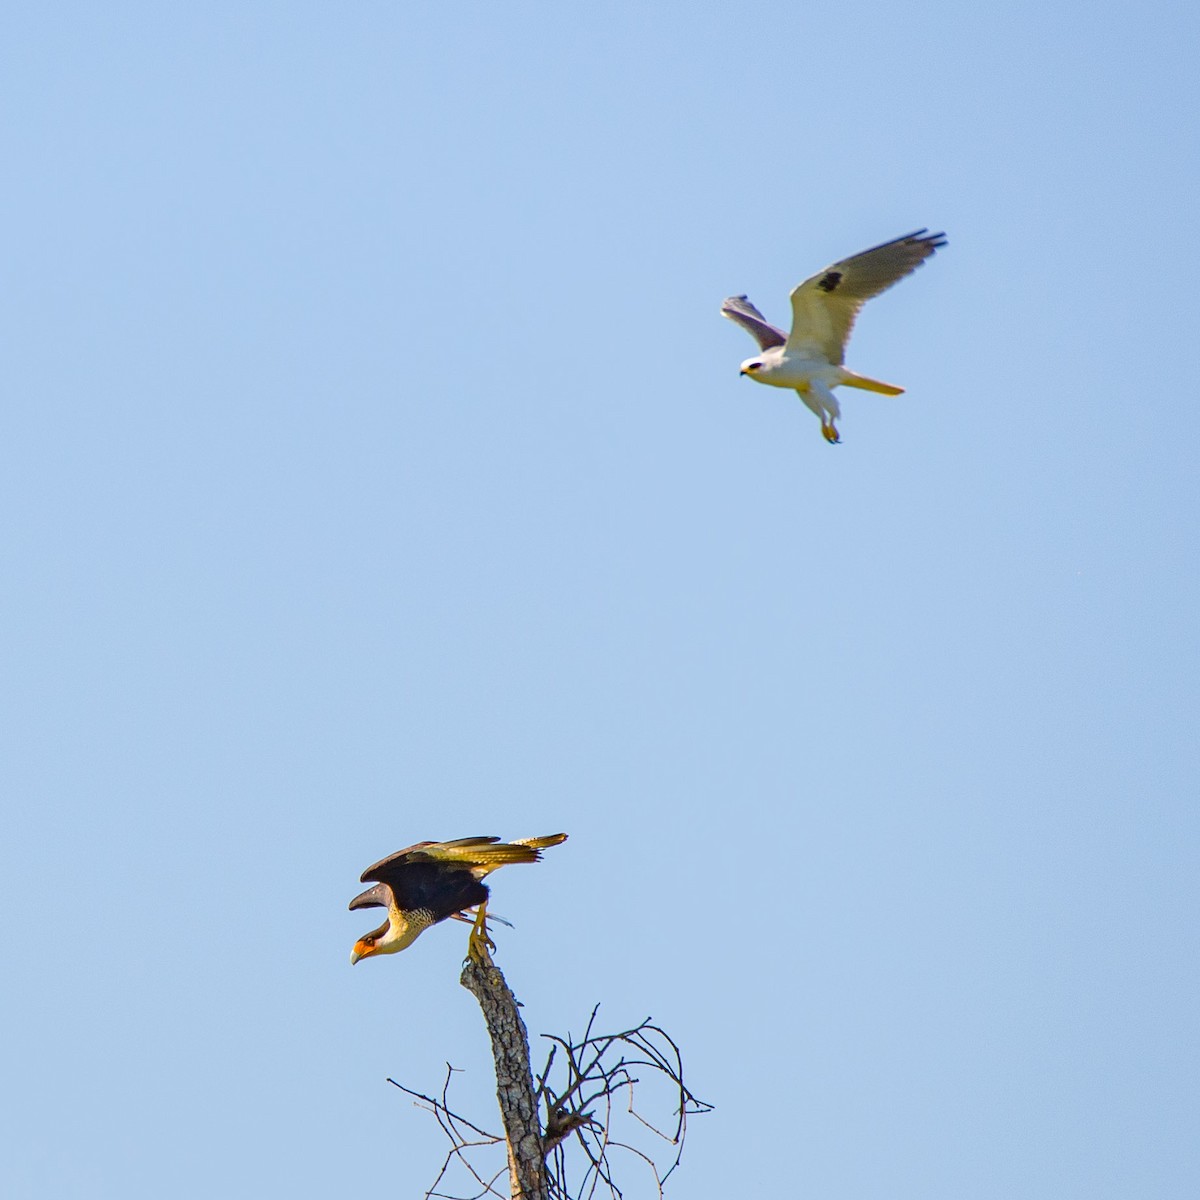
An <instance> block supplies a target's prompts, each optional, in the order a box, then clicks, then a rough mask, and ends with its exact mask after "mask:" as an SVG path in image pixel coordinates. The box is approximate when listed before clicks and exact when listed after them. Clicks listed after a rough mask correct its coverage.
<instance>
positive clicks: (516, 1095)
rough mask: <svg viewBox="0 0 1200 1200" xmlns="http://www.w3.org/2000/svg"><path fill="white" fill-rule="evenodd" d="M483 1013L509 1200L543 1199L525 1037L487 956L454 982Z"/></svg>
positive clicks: (496, 969) (542, 1163)
mask: <svg viewBox="0 0 1200 1200" xmlns="http://www.w3.org/2000/svg"><path fill="white" fill-rule="evenodd" d="M460 982H461V983H462V985H463V987H465V988H466V989H467V991H469V992H470V993H471V994H472V995H473V996H474V997H475V999H476V1000H478V1001H479V1007H480V1008H481V1009H482V1010H483V1019H484V1020H485V1021H486V1022H487V1028H488V1034H489V1035H490V1036H491V1039H492V1057H493V1058H494V1059H495V1062H496V1098H497V1099H498V1100H499V1101H500V1116H501V1119H502V1120H503V1122H504V1135H505V1138H506V1139H507V1142H508V1176H509V1186H510V1189H511V1194H512V1197H513V1200H547V1188H546V1156H545V1153H544V1151H543V1150H542V1137H541V1130H540V1128H539V1125H538V1106H537V1099H536V1096H535V1093H534V1089H533V1072H532V1071H531V1070H530V1068H529V1035H528V1034H527V1033H526V1031H525V1022H524V1021H522V1020H521V1012H520V1009H519V1008H518V1006H517V998H516V997H515V996H514V995H513V994H512V990H511V989H510V988H509V986H508V984H507V983H506V982H505V979H504V976H503V975H502V974H501V972H500V968H499V967H497V966H496V964H495V963H494V962H492V960H491V958H490V957H486V956H485V958H484V961H482V962H477V961H476V960H475V959H472V958H469V959H467V961H466V963H465V964H464V965H463V972H462V977H461V979H460Z"/></svg>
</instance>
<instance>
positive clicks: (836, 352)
mask: <svg viewBox="0 0 1200 1200" xmlns="http://www.w3.org/2000/svg"><path fill="white" fill-rule="evenodd" d="M945 244H946V235H945V234H944V233H929V232H927V231H926V230H924V229H918V230H917V231H916V232H915V233H909V234H906V235H905V236H904V237H901V238H896V240H895V241H892V242H884V243H883V245H882V246H875V247H873V248H872V249H870V250H864V251H863V252H862V253H861V254H856V255H854V256H853V257H852V258H844V259H842V261H841V262H837V263H834V264H833V266H831V267H826V268H825V270H823V271H818V272H817V274H816V275H814V276H813V277H812V278H811V279H806V280H805V281H804V282H803V283H802V284H800V285H799V286H798V287H796V288H793V289H792V331H791V333H789V334H788V337H787V349H788V352H789V353H791V354H795V353H800V354H806V353H807V354H812V355H813V356H814V357H821V358H824V359H826V360H827V361H828V362H831V363H833V364H835V365H836V366H841V364H842V360H843V357H844V354H845V348H846V342H847V341H848V340H849V338H850V331H851V329H853V328H854V319H855V317H857V316H858V313H859V310H860V309H861V308H862V306H863V305H864V304H865V303H866V302H867V301H868V300H870V299H871V298H872V297H873V296H878V295H879V293H880V292H884V291H886V290H887V289H888V288H890V287H891V286H892V284H893V283H898V282H899V281H900V280H901V279H903V278H904V277H905V275H908V274H911V273H912V272H913V271H915V270H916V269H917V268H918V267H919V266H920V265H921V264H922V263H923V262H924V261H925V260H926V259H927V258H928V257H929V256H930V255H931V254H933V252H934V251H935V250H937V249H938V247H940V246H944V245H945ZM726 303H728V301H726ZM735 319H736V318H735Z"/></svg>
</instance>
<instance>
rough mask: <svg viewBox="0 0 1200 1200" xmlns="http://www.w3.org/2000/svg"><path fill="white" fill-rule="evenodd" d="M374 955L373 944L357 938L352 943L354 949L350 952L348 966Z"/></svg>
mask: <svg viewBox="0 0 1200 1200" xmlns="http://www.w3.org/2000/svg"><path fill="white" fill-rule="evenodd" d="M374 953H375V943H374V942H368V941H364V940H363V939H362V938H359V940H358V941H357V942H355V943H354V949H353V950H351V951H350V965H351V966H353V965H354V964H355V963H356V962H358V960H359V959H360V958H369V957H370V956H371V955H372V954H374Z"/></svg>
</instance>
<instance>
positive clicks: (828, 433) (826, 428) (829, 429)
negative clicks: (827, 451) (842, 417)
mask: <svg viewBox="0 0 1200 1200" xmlns="http://www.w3.org/2000/svg"><path fill="white" fill-rule="evenodd" d="M821 433H822V434H823V435H824V438H825V440H826V441H827V442H828V443H829V444H830V445H831V446H836V445H837V444H838V442H840V441H841V440H842V439H841V435H840V434H839V433H838V431H837V430H836V429H835V428H834V427H833V426H832V425H822V426H821Z"/></svg>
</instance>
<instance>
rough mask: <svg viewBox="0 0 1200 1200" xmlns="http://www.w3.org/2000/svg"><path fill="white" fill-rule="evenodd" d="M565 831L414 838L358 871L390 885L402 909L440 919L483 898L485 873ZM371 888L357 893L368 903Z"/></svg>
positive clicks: (527, 857)
mask: <svg viewBox="0 0 1200 1200" xmlns="http://www.w3.org/2000/svg"><path fill="white" fill-rule="evenodd" d="M566 838H567V835H566V834H565V833H554V834H550V835H549V836H547V837H540V838H524V839H522V840H520V841H516V842H502V841H501V840H500V839H499V838H497V837H470V838H458V839H456V840H455V841H452V842H417V843H416V845H414V846H408V847H406V848H405V849H404V850H398V851H397V852H396V853H395V854H389V855H388V857H387V858H384V859H381V860H380V861H379V862H377V863H374V864H372V865H371V866H369V867H368V868H367V869H366V870H365V871H364V872H363V873H362V882H363V883H378V884H384V885H386V886H387V887H389V888H390V889H391V891H392V894H393V896H394V897H395V902H396V906H397V907H398V908H399V909H400V910H401V911H403V912H411V911H413V910H415V909H425V910H427V911H429V912H432V913H435V914H437V917H438V919H439V920H440V919H442V917H444V916H449V915H450V914H451V913H456V912H459V911H461V910H462V909H464V908H470V907H471V906H473V905H476V904H482V903H483V902H484V901H485V900H486V899H487V897H488V890H487V888H486V887H485V886H484V884H483V880H484V878H485V877H486V876H487V875H489V874H491V872H492V871H494V870H496V869H497V868H498V867H503V866H505V865H506V864H508V863H532V862H537V861H538V859H539V858H541V853H540V851H541V850H542V849H543V848H544V847H546V846H557V845H558V844H559V843H560V842H564V841H566ZM373 893H374V889H372V890H371V891H370V892H364V893H363V894H362V896H360V897H358V898H357V900H356V903H357V902H358V901H362V903H363V906H364V907H366V906H368V905H369V904H371V903H377V902H378V901H377V900H371V901H368V900H367V899H366V897H368V896H372V895H373Z"/></svg>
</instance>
